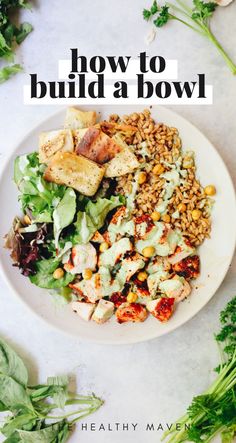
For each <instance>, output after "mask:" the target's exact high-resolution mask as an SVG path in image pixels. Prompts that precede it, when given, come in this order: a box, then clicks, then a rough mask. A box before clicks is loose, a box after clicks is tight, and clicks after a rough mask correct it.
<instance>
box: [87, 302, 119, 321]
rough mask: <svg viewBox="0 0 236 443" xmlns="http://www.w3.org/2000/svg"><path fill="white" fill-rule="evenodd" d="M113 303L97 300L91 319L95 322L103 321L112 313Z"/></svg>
mask: <svg viewBox="0 0 236 443" xmlns="http://www.w3.org/2000/svg"><path fill="white" fill-rule="evenodd" d="M114 307H115V306H114V303H112V302H111V301H107V300H103V299H101V300H99V302H98V304H97V307H96V309H95V311H94V313H93V316H92V320H94V321H95V322H96V323H105V322H106V321H107V320H109V318H111V316H112V315H113V313H114Z"/></svg>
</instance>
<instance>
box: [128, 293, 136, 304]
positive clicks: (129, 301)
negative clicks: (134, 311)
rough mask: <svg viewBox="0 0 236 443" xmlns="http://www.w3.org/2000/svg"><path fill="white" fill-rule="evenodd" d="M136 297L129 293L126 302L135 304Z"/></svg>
mask: <svg viewBox="0 0 236 443" xmlns="http://www.w3.org/2000/svg"><path fill="white" fill-rule="evenodd" d="M137 298H138V296H137V294H135V293H134V292H129V293H128V295H127V302H128V303H135V302H136V300H137Z"/></svg>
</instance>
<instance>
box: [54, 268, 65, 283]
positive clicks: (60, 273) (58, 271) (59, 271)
mask: <svg viewBox="0 0 236 443" xmlns="http://www.w3.org/2000/svg"><path fill="white" fill-rule="evenodd" d="M64 274H65V272H64V270H63V269H62V268H57V269H56V270H55V271H54V272H53V278H55V280H59V279H60V278H62V277H63V276H64Z"/></svg>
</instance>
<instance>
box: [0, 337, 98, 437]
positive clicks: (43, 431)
mask: <svg viewBox="0 0 236 443" xmlns="http://www.w3.org/2000/svg"><path fill="white" fill-rule="evenodd" d="M49 400H50V402H49ZM102 404H103V401H102V400H101V399H100V398H98V397H96V396H95V395H94V394H92V395H91V396H83V395H76V396H73V395H72V394H71V393H70V392H69V391H68V378H67V377H65V376H62V377H49V378H48V380H47V383H46V384H45V385H37V386H28V372H27V369H26V367H25V365H24V363H23V361H22V360H21V358H20V357H19V356H18V355H17V354H16V353H15V351H14V350H13V349H11V348H10V347H9V346H8V345H7V344H6V343H5V342H4V341H3V340H2V339H0V412H3V413H6V412H9V413H10V415H8V416H7V417H6V414H4V424H3V426H2V427H1V433H2V434H3V435H4V436H5V437H6V439H5V440H4V443H18V442H22V443H39V442H41V443H64V442H66V441H67V440H68V438H69V436H70V433H71V432H72V430H73V426H74V424H75V423H76V422H77V421H78V420H80V419H82V418H84V417H86V416H88V415H90V414H92V413H93V412H95V411H96V410H97V409H99V408H100V406H102ZM75 406H78V409H75ZM68 407H69V411H65V409H68ZM57 409H63V413H62V414H60V415H59V416H58V415H55V413H54V411H56V410H57ZM72 409H73V410H72Z"/></svg>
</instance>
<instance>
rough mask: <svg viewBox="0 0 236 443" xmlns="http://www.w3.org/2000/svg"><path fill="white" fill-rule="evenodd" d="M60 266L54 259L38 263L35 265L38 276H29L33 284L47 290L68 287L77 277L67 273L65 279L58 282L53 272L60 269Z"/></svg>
mask: <svg viewBox="0 0 236 443" xmlns="http://www.w3.org/2000/svg"><path fill="white" fill-rule="evenodd" d="M59 265H60V262H59V261H58V260H55V259H54V258H52V259H48V260H46V259H45V260H39V261H37V262H36V263H35V267H36V271H37V272H36V274H35V275H30V276H29V278H30V281H31V283H33V284H34V285H36V286H39V287H40V288H45V289H57V288H62V287H64V286H67V285H68V284H69V283H70V282H71V281H72V280H74V278H75V277H74V275H72V274H70V273H68V272H66V273H65V274H64V277H62V278H60V279H58V280H56V279H55V278H54V277H53V272H54V271H55V270H56V269H57V268H58V267H59Z"/></svg>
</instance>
